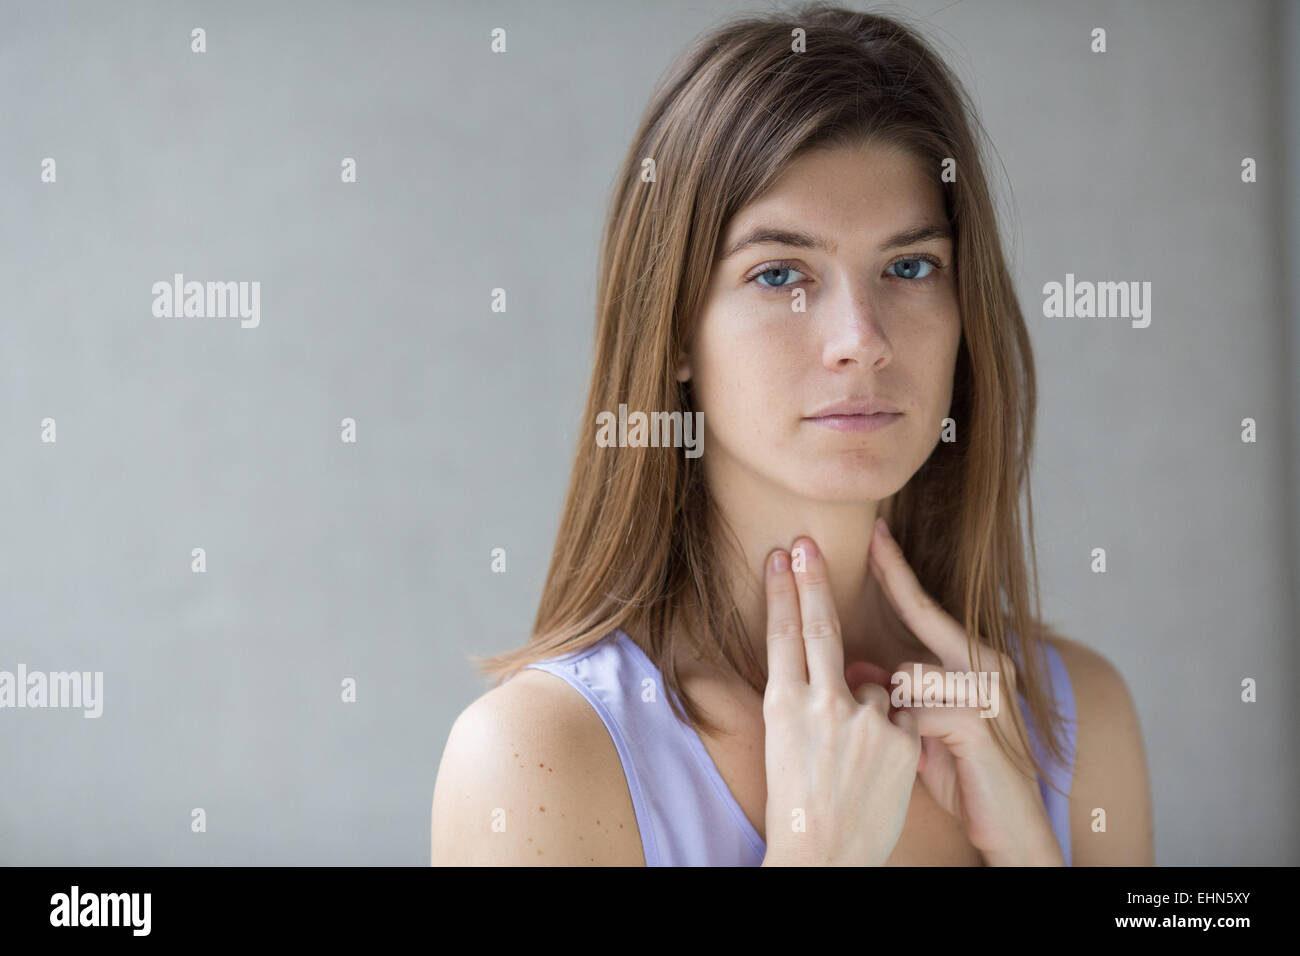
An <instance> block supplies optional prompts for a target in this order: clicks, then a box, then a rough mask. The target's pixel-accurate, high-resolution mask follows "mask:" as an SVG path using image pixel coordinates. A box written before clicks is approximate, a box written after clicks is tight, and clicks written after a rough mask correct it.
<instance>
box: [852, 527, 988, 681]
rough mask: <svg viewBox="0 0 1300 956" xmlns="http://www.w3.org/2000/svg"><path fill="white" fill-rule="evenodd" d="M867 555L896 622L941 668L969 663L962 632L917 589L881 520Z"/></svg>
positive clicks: (914, 580)
mask: <svg viewBox="0 0 1300 956" xmlns="http://www.w3.org/2000/svg"><path fill="white" fill-rule="evenodd" d="M870 555H871V557H872V558H873V559H874V560H873V561H872V562H871V568H872V571H873V572H874V573H875V575H876V579H877V580H878V581H880V584H881V589H882V590H883V591H884V592H885V597H886V598H887V599H888V600H889V603H890V606H891V607H893V609H894V613H895V614H897V615H898V617H899V620H901V621H902V622H903V623H904V624H906V625H907V627H908V629H909V630H910V631H911V632H912V633H913V634H915V635H916V637H917V639H918V640H919V641H920V642H921V643H922V644H924V645H925V646H926V647H928V648H929V649H930V650H932V651H933V652H934V654H935V656H936V657H938V658H939V660H940V661H941V662H942V663H943V664H944V666H945V667H957V666H959V665H960V664H962V663H963V662H966V661H969V659H970V653H969V650H968V648H967V646H966V644H967V637H966V629H965V628H964V627H962V626H961V624H959V623H958V622H957V621H956V620H955V619H954V618H953V617H952V615H950V614H949V613H948V612H947V611H945V610H944V609H943V608H942V607H940V606H939V602H938V601H936V600H934V598H932V597H930V595H928V594H927V593H926V592H925V589H924V588H922V587H921V582H920V581H918V580H917V578H916V572H915V571H913V570H912V567H911V565H909V564H908V563H907V558H906V557H905V556H904V555H903V549H902V548H900V547H899V546H898V542H897V541H895V540H894V539H893V538H892V537H891V536H890V535H889V530H888V527H887V526H886V524H885V519H884V518H877V519H876V528H875V533H874V534H872V536H871V549H870Z"/></svg>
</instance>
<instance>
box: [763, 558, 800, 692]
mask: <svg viewBox="0 0 1300 956" xmlns="http://www.w3.org/2000/svg"><path fill="white" fill-rule="evenodd" d="M764 566H765V567H766V568H767V578H766V581H765V583H764V590H765V591H766V592H767V682H768V683H769V684H771V683H773V682H778V683H779V682H791V683H799V684H806V683H808V669H807V667H806V666H805V665H804V649H803V629H802V628H801V626H800V618H799V597H798V593H797V591H796V588H795V583H794V575H793V574H792V573H791V571H790V555H789V554H787V553H786V552H785V551H784V550H782V549H780V548H778V549H777V550H775V551H773V552H772V553H771V554H769V555H768V556H767V561H766V563H765V565H764Z"/></svg>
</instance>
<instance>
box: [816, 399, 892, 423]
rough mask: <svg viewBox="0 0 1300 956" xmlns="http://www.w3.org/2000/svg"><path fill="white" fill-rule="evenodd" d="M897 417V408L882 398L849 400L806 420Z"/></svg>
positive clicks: (828, 407)
mask: <svg viewBox="0 0 1300 956" xmlns="http://www.w3.org/2000/svg"><path fill="white" fill-rule="evenodd" d="M882 414H883V415H898V414H900V412H899V408H898V406H897V405H895V404H894V403H893V402H891V401H889V400H888V399H884V398H866V399H859V398H851V399H846V400H844V401H841V402H836V403H835V404H834V405H827V406H826V407H825V408H822V409H819V410H817V411H815V412H813V413H812V414H811V415H808V416H806V417H808V418H828V417H831V416H847V415H882Z"/></svg>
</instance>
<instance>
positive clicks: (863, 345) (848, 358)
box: [822, 282, 893, 371]
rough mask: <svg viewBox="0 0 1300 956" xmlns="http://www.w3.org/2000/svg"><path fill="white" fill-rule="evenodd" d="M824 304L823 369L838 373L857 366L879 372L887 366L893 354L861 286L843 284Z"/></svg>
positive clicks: (878, 311) (875, 308)
mask: <svg viewBox="0 0 1300 956" xmlns="http://www.w3.org/2000/svg"><path fill="white" fill-rule="evenodd" d="M826 305H827V307H828V312H827V313H826V314H825V315H824V316H823V320H824V328H825V329H826V338H825V343H824V345H823V348H822V364H823V365H825V366H826V368H828V369H831V370H832V371H839V370H841V369H844V368H847V367H849V366H851V365H860V366H861V367H862V368H871V369H879V368H883V367H884V366H885V365H888V364H889V360H890V358H891V357H892V356H893V351H892V349H891V348H890V344H889V339H888V337H887V336H886V334H885V330H884V327H883V326H882V324H881V311H880V309H879V308H878V307H877V306H876V305H875V304H873V303H872V301H871V294H870V291H869V290H868V289H867V287H866V285H865V284H856V283H854V282H848V283H845V285H844V286H843V287H842V288H841V294H840V295H839V296H837V297H835V298H834V300H833V301H831V302H828V303H826Z"/></svg>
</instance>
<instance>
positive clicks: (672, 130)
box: [470, 3, 1064, 786]
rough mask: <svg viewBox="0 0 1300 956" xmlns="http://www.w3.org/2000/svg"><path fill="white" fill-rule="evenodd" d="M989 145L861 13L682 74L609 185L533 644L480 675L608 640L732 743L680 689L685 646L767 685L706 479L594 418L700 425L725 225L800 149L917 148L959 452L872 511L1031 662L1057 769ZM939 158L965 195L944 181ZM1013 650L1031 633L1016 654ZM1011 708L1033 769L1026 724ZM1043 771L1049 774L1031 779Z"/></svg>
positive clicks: (1026, 385)
mask: <svg viewBox="0 0 1300 956" xmlns="http://www.w3.org/2000/svg"><path fill="white" fill-rule="evenodd" d="M797 30H802V31H803V40H804V41H805V42H806V48H805V49H800V48H799V47H800V43H801V37H800V35H799V34H798V33H797V32H796V31H797ZM976 128H978V120H977V119H976V118H975V111H974V109H973V107H972V105H971V104H970V101H969V99H968V98H967V95H966V93H965V92H964V90H963V89H962V87H961V86H960V84H959V82H958V80H957V79H956V77H955V76H954V75H953V74H952V73H951V72H950V70H949V69H948V67H947V66H946V65H945V64H944V62H943V61H942V60H941V59H940V58H939V57H938V56H937V55H936V54H935V53H934V52H933V51H932V49H931V48H930V46H929V45H927V43H926V42H925V41H924V40H922V39H921V37H920V36H919V35H918V34H917V33H916V32H915V31H914V30H913V29H911V28H909V27H907V26H904V25H903V24H902V23H901V22H899V21H898V20H896V19H891V18H887V17H883V16H877V15H873V14H870V13H862V12H857V11H852V10H846V9H842V8H838V7H833V6H829V5H827V4H824V3H810V4H803V5H801V6H799V7H796V8H794V9H792V10H791V11H790V12H788V13H767V14H763V15H745V16H740V17H734V18H732V19H730V20H728V21H726V22H724V23H723V24H722V25H721V26H718V27H717V28H715V29H713V30H711V31H709V32H708V33H707V34H705V35H703V36H701V37H700V38H699V39H697V40H696V41H695V42H694V43H693V44H692V45H691V47H690V48H689V49H688V50H687V51H686V52H685V53H684V54H683V55H682V56H681V57H680V58H679V59H678V60H677V62H676V63H675V64H674V65H673V66H672V67H671V68H670V70H669V71H668V73H667V74H666V75H665V77H664V79H663V80H662V81H661V83H660V85H659V87H658V88H657V89H656V91H655V93H654V95H653V97H652V98H651V101H650V104H649V106H648V108H647V110H646V112H645V114H644V115H643V117H642V119H641V122H640V125H639V126H638V128H637V131H636V135H635V137H634V139H633V142H632V145H631V148H630V149H629V150H628V152H627V155H626V157H625V158H624V160H623V164H622V169H621V172H620V174H619V176H618V178H617V179H616V181H615V186H614V190H613V195H612V197H611V202H610V206H609V215H608V219H607V221H606V224H605V230H604V234H603V239H602V244H601V251H600V264H599V271H600V277H599V284H598V287H597V289H598V298H597V303H596V342H595V364H594V368H593V370H592V376H591V385H590V389H589V391H588V396H587V406H586V411H585V412H584V413H583V418H582V424H581V426H580V429H579V432H580V437H579V440H578V448H577V452H576V454H575V456H574V462H573V473H572V477H571V479H570V482H569V490H568V495H567V498H566V501H565V505H564V514H563V518H562V520H561V522H560V527H559V532H558V534H557V537H556V543H555V549H554V552H553V553H552V556H551V564H550V569H549V571H548V573H547V578H546V585H545V588H544V590H543V592H542V597H541V603H540V606H539V608H538V611H537V618H536V621H535V622H534V625H533V634H532V636H531V638H530V640H529V641H528V643H527V644H526V645H525V646H523V647H521V648H518V649H516V650H513V651H509V652H506V653H502V654H499V655H496V656H494V657H488V658H480V657H477V656H475V655H470V656H471V659H472V660H474V662H475V663H476V664H477V665H478V667H479V668H480V669H481V670H482V671H483V672H484V673H485V674H487V675H489V676H495V677H496V678H497V679H498V682H499V681H500V680H503V679H505V678H506V677H508V676H510V675H512V674H513V673H515V672H516V671H517V670H518V669H519V668H521V667H523V666H524V665H525V664H530V663H533V662H535V661H538V660H541V659H544V658H548V657H552V656H557V655H560V654H566V653H570V652H573V651H578V650H581V649H583V648H585V647H587V646H589V645H591V644H593V643H595V642H596V641H599V640H600V639H601V638H602V637H604V636H606V635H607V634H609V632H611V631H612V630H614V629H616V628H617V629H621V630H623V631H624V632H625V633H626V634H627V635H628V636H629V637H631V638H632V639H633V640H635V641H636V642H637V643H638V645H639V646H640V647H641V649H642V650H643V651H645V652H646V654H647V655H648V656H649V657H650V659H651V660H652V661H654V662H655V664H656V666H658V668H659V670H660V672H661V674H662V675H663V679H664V683H665V684H666V685H667V687H668V688H669V690H670V691H671V693H670V694H669V695H668V699H669V701H670V703H671V705H672V707H673V712H674V713H676V714H677V715H678V716H679V718H682V719H684V720H686V721H688V722H689V723H690V725H691V726H692V727H695V728H696V729H697V730H698V729H700V728H707V729H709V730H710V731H712V730H716V729H717V728H716V727H715V726H714V725H713V723H712V721H710V720H709V719H708V718H707V717H706V716H705V715H704V714H703V713H702V712H701V710H700V708H699V707H698V706H697V705H696V704H695V703H694V702H693V701H691V700H690V699H689V698H688V697H687V696H686V695H684V694H683V693H682V690H681V684H680V681H679V678H678V674H677V672H676V666H675V664H674V662H675V661H676V660H678V659H679V658H678V656H677V655H678V651H679V650H680V649H681V648H679V647H678V646H675V645H677V644H678V643H679V642H684V643H685V644H686V645H688V647H687V649H689V650H692V651H695V652H696V653H698V654H701V655H703V656H705V657H706V658H708V659H711V660H713V661H715V662H718V663H720V664H722V665H723V666H725V667H727V668H729V669H730V671H731V672H732V673H734V674H736V675H739V676H740V677H741V678H743V679H744V680H745V681H746V682H747V683H748V684H749V685H750V686H751V687H753V688H754V690H755V691H757V692H758V693H760V694H761V693H762V692H763V688H764V685H765V682H766V677H765V670H764V668H763V666H762V665H761V663H760V662H759V661H758V660H757V659H756V657H755V655H754V653H753V651H752V650H751V648H750V646H749V644H748V642H747V641H746V640H745V638H744V631H743V628H742V625H741V620H740V615H739V612H738V610H737V608H736V604H735V601H734V600H733V598H732V595H731V594H730V593H729V589H728V585H727V581H726V576H725V575H724V574H722V573H720V572H721V567H722V565H721V562H720V557H721V549H722V547H723V546H724V545H725V544H726V542H725V541H723V540H720V539H719V537H718V536H717V535H716V531H715V530H711V528H710V525H711V521H710V518H711V517H712V518H715V519H716V513H715V512H713V511H712V503H711V499H710V495H709V489H708V486H707V483H706V482H705V480H704V473H703V470H702V467H701V465H700V461H699V459H697V458H690V457H687V456H684V455H683V454H682V453H681V450H680V449H675V450H674V449H664V448H635V447H633V448H628V447H617V448H599V447H596V443H595V441H594V438H593V434H594V431H593V430H594V428H595V423H596V421H597V419H596V416H597V414H598V413H599V412H602V411H613V410H615V409H617V408H618V406H619V404H620V403H626V405H627V407H628V408H629V409H633V410H652V409H653V410H662V411H668V412H672V411H677V412H681V413H682V414H683V415H685V414H689V413H692V412H693V411H694V409H693V407H692V401H691V389H690V382H689V381H688V382H685V383H679V382H678V381H677V379H676V375H675V371H676V368H677V362H678V359H679V356H680V355H681V354H682V352H683V349H684V346H685V343H686V342H687V339H688V336H689V334H690V331H691V329H690V323H691V320H692V319H693V318H694V317H695V316H696V315H698V314H699V311H700V309H701V307H702V303H703V300H704V295H705V290H706V287H707V285H708V281H709V275H710V269H711V266H712V264H713V262H714V260H715V258H716V256H717V254H718V249H719V244H720V242H721V239H722V236H723V235H724V231H725V228H726V226H727V224H728V222H729V221H730V219H731V217H732V216H733V215H734V214H735V213H736V212H737V210H739V209H740V208H742V207H743V206H744V205H746V204H747V203H748V202H750V201H751V200H752V199H754V198H755V197H757V196H758V195H759V194H760V193H762V192H763V191H764V189H765V188H766V187H767V186H768V185H769V184H771V183H772V182H773V181H774V179H775V178H776V177H777V176H778V175H779V174H780V173H781V172H782V170H783V169H784V167H785V166H786V165H787V164H788V163H789V162H790V161H791V160H792V159H793V158H794V157H796V156H797V155H799V154H800V153H801V152H802V151H804V150H807V149H809V148H811V147H814V146H827V145H836V144H842V143H857V142H862V141H870V142H874V143H880V144H886V145H894V146H901V147H903V148H905V149H907V150H908V151H909V152H910V153H911V154H912V155H914V156H915V157H916V158H917V159H918V160H919V161H920V162H921V163H923V164H924V168H925V169H928V170H933V171H934V174H935V176H936V179H937V180H939V181H940V186H941V188H942V190H943V195H944V201H945V205H946V209H947V214H948V218H949V223H950V225H951V227H952V230H953V241H954V254H955V267H956V292H957V302H958V306H959V309H960V314H961V317H962V341H961V345H960V347H959V350H958V355H957V365H956V371H955V375H954V381H953V399H952V406H951V411H950V413H949V414H950V415H951V417H952V418H953V419H954V420H955V421H956V424H957V429H958V431H957V440H956V441H952V442H948V441H943V442H940V443H939V444H938V445H937V446H936V448H935V450H934V451H933V453H932V454H931V455H930V457H929V459H928V460H927V461H926V462H925V464H924V465H923V466H922V467H921V468H920V469H919V470H918V471H917V472H916V474H915V475H913V476H912V478H911V479H910V480H909V481H908V483H907V484H906V485H905V486H904V487H903V488H902V489H900V490H899V491H898V492H897V493H896V494H895V495H893V496H892V498H890V499H888V500H887V501H885V502H882V504H881V512H882V514H883V515H884V516H885V518H886V520H887V522H888V523H889V527H890V530H891V532H892V533H893V535H894V537H895V538H896V539H897V541H898V542H899V544H900V545H901V546H902V548H903V550H904V552H905V553H906V555H907V558H908V562H909V563H910V564H911V566H912V568H913V569H914V570H915V571H916V574H917V577H918V578H919V580H920V582H921V585H922V587H924V588H925V590H926V591H927V593H928V594H930V595H931V596H932V597H934V598H935V600H937V601H938V602H939V603H940V605H941V606H942V607H943V608H944V609H945V610H947V611H948V612H949V613H950V614H952V615H953V616H954V617H955V618H956V619H957V620H959V621H963V622H964V626H965V627H966V630H967V633H968V634H970V635H979V637H980V638H982V639H983V640H984V641H986V642H987V643H988V644H989V645H991V646H992V647H994V648H995V649H997V650H998V651H1001V652H1004V653H1007V654H1009V655H1010V656H1011V657H1012V659H1013V660H1017V661H1018V666H1017V680H1016V689H1017V690H1018V691H1019V692H1020V693H1022V694H1023V695H1024V697H1025V700H1026V702H1027V703H1028V705H1029V710H1030V713H1031V714H1032V715H1033V720H1034V725H1035V727H1037V728H1040V729H1045V732H1042V731H1040V732H1042V734H1043V735H1042V737H1041V738H1040V739H1042V740H1044V742H1045V745H1046V751H1047V754H1048V755H1049V758H1050V759H1052V760H1053V761H1061V762H1063V761H1064V754H1063V749H1062V744H1061V743H1060V740H1059V734H1060V729H1061V728H1060V724H1061V720H1060V717H1059V715H1057V714H1056V712H1055V703H1054V701H1053V702H1052V704H1051V706H1049V698H1050V696H1051V684H1050V681H1048V680H1047V679H1046V676H1045V675H1046V669H1045V661H1044V659H1043V645H1044V642H1045V640H1046V639H1047V637H1048V635H1049V634H1050V633H1051V632H1050V631H1049V629H1048V628H1047V626H1046V625H1044V624H1043V623H1042V621H1041V620H1040V618H1039V614H1038V612H1037V608H1038V605H1039V595H1038V581H1037V556H1036V553H1035V550H1034V540H1033V506H1032V502H1031V500H1030V495H1029V484H1028V466H1029V459H1030V455H1031V450H1032V446H1033V435H1034V411H1035V401H1036V399H1035V382H1034V366H1033V355H1032V352H1031V350H1030V341H1029V336H1028V332H1027V330H1026V328H1025V322H1024V318H1023V316H1022V314H1021V311H1020V307H1019V304H1018V302H1017V301H1016V296H1015V290H1014V286H1013V283H1012V280H1011V277H1010V275H1009V273H1008V269H1007V266H1006V262H1005V260H1004V258H1003V252H1002V248H1001V242H1000V239H999V233H998V226H997V222H996V216H995V212H994V208H993V204H992V201H991V198H990V194H989V189H988V184H987V182H986V180H985V174H984V165H983V163H982V161H981V155H980V148H979V145H978V141H977V140H976V138H975V136H974V130H975V129H976ZM945 160H951V161H952V162H951V163H950V164H948V167H947V168H951V169H952V170H954V171H955V181H946V180H948V179H952V178H953V177H941V176H940V172H941V170H942V169H943V168H945V167H944V165H943V164H944V161H945ZM643 170H651V171H652V175H651V174H646V175H643ZM1022 488H1023V491H1024V495H1025V509H1026V512H1027V516H1028V529H1029V534H1028V538H1027V543H1028V549H1029V555H1030V561H1029V567H1030V568H1032V571H1033V575H1032V581H1033V588H1032V591H1033V597H1034V608H1035V610H1034V611H1033V612H1032V613H1031V611H1030V607H1029V593H1030V587H1029V581H1030V575H1029V573H1028V571H1027V568H1026V560H1025V550H1024V545H1022V524H1021V514H1020V504H1019V501H1020V493H1021V490H1022ZM870 531H871V529H870V528H864V529H863V533H864V534H869V533H870ZM684 622H690V625H689V626H686V624H684ZM1008 631H1010V632H1011V634H1012V635H1016V636H1019V637H1018V638H1017V640H1018V644H1019V646H1020V652H1019V654H1018V655H1017V654H1016V653H1015V652H1014V651H1013V650H1012V647H1011V637H1010V636H1009V635H1008V633H1007V632H1008ZM976 656H977V657H978V655H976ZM724 662H725V663H724ZM972 667H973V668H974V669H978V668H979V662H978V660H977V659H976V660H973V661H972ZM1012 696H1014V695H1012ZM678 698H680V699H681V700H682V702H683V704H682V706H680V707H679V706H678V702H677V699H678ZM1011 709H1012V713H1013V714H1014V715H1015V716H1016V720H1015V724H1016V729H1017V733H1018V734H1019V735H1020V740H1021V742H1022V743H1024V744H1025V746H1026V749H1028V744H1029V741H1028V738H1027V736H1026V730H1025V727H1024V725H1023V722H1022V721H1021V719H1020V713H1019V709H1018V708H1017V707H1012V708H1011ZM997 739H998V741H999V743H1000V745H1001V746H1002V747H1003V748H1004V750H1006V752H1007V753H1008V755H1010V754H1011V751H1010V750H1008V749H1007V748H1008V743H1007V741H1006V739H1005V738H1004V737H1003V736H1002V735H1001V734H1000V733H999V734H998V735H997ZM1029 752H1030V755H1031V759H1032V758H1033V752H1032V751H1029ZM1034 768H1035V770H1038V771H1039V772H1040V775H1041V776H1046V775H1044V774H1042V773H1041V770H1042V768H1041V766H1040V765H1039V762H1038V760H1036V759H1035V760H1034ZM1047 779H1049V780H1050V777H1048V778H1047ZM1053 786H1054V784H1053Z"/></svg>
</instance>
